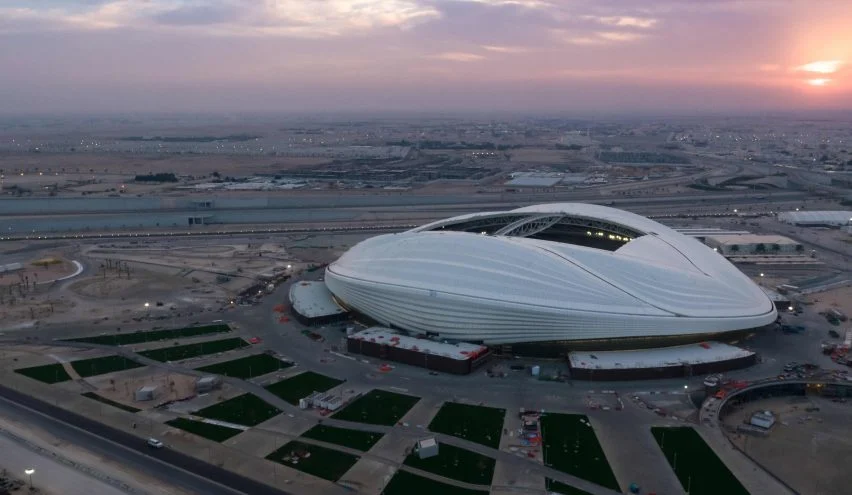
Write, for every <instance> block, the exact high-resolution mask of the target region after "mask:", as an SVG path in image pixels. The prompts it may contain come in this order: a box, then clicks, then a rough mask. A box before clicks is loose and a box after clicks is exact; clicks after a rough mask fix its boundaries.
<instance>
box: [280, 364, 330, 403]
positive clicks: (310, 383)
mask: <svg viewBox="0 0 852 495" xmlns="http://www.w3.org/2000/svg"><path fill="white" fill-rule="evenodd" d="M341 383H343V380H338V379H336V378H331V377H330V376H325V375H320V374H319V373H314V372H313V371H306V372H304V373H301V374H299V375H296V376H292V377H290V378H287V379H285V380H281V381H280V382H277V383H273V384H272V385H269V386H267V387H266V390H269V391H270V392H272V393H273V394H275V395H277V396H278V397H281V398H282V399H284V400H286V401H287V402H289V403H290V404H294V405H295V404H298V403H299V399H304V398H305V397H307V396H309V395H311V394H312V393H313V392H325V391H326V390H330V389H332V388H334V387H336V386H338V385H340V384H341Z"/></svg>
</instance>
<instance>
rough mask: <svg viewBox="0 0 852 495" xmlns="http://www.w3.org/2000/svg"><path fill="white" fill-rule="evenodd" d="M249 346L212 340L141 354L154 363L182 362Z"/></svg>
mask: <svg viewBox="0 0 852 495" xmlns="http://www.w3.org/2000/svg"><path fill="white" fill-rule="evenodd" d="M249 345H251V344H249V343H248V342H246V341H245V340H243V339H241V338H239V337H234V338H232V339H222V340H211V341H210V342H198V343H197V344H186V345H178V346H174V347H162V348H160V349H151V350H150V351H142V352H140V353H139V354H140V355H142V356H145V357H146V358H149V359H153V360H154V361H160V362H163V363H164V362H166V361H182V360H184V359H190V358H194V357H198V356H206V355H207V354H218V353H220V352H227V351H232V350H234V349H242V348H243V347H248V346H249Z"/></svg>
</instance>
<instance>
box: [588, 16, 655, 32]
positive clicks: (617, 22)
mask: <svg viewBox="0 0 852 495" xmlns="http://www.w3.org/2000/svg"><path fill="white" fill-rule="evenodd" d="M582 18H583V19H585V20H587V21H594V22H597V23H599V24H604V25H607V26H616V27H631V28H640V29H650V28H652V27H654V26H656V25H657V22H658V21H657V19H653V18H650V17H630V16H603V17H599V16H593V15H584V16H583V17H582Z"/></svg>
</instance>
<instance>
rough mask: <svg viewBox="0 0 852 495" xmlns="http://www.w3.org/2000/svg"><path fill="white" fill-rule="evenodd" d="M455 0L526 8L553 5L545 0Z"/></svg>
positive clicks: (540, 7)
mask: <svg viewBox="0 0 852 495" xmlns="http://www.w3.org/2000/svg"><path fill="white" fill-rule="evenodd" d="M455 1H457V2H467V3H481V4H484V5H490V6H494V7H524V8H527V9H543V8H551V7H554V6H555V5H554V4H553V3H551V2H548V1H545V0H455Z"/></svg>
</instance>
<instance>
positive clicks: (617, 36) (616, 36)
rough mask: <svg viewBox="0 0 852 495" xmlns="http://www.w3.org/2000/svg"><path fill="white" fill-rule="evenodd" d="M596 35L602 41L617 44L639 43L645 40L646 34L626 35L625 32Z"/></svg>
mask: <svg viewBox="0 0 852 495" xmlns="http://www.w3.org/2000/svg"><path fill="white" fill-rule="evenodd" d="M595 34H596V35H597V36H598V37H599V38H601V39H604V40H606V41H615V42H625V41H637V40H641V39H643V38H645V35H644V34H640V33H626V32H623V31H600V32H597V33H595Z"/></svg>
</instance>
